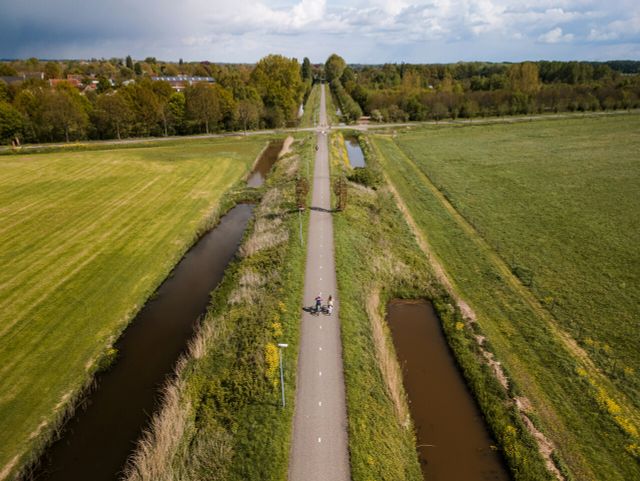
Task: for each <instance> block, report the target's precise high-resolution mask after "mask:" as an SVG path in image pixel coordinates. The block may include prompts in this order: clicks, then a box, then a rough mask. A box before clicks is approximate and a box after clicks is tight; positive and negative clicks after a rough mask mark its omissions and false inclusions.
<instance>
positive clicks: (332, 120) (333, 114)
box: [324, 83, 340, 125]
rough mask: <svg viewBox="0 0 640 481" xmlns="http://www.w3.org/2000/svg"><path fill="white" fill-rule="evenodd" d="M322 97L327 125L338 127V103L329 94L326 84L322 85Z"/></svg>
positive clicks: (331, 94)
mask: <svg viewBox="0 0 640 481" xmlns="http://www.w3.org/2000/svg"><path fill="white" fill-rule="evenodd" d="M324 95H325V103H326V108H327V123H328V124H329V125H338V124H339V123H340V118H339V117H338V112H337V107H336V105H338V103H337V102H336V101H335V99H334V98H333V92H331V88H330V87H329V84H328V83H326V84H324Z"/></svg>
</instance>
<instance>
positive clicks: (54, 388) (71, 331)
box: [0, 138, 266, 479]
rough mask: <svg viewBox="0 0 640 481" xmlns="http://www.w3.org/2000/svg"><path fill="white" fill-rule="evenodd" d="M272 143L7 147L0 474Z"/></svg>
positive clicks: (29, 446)
mask: <svg viewBox="0 0 640 481" xmlns="http://www.w3.org/2000/svg"><path fill="white" fill-rule="evenodd" d="M265 145H266V139H264V138H243V139H221V140H195V141H194V140H192V141H186V142H175V143H172V144H171V145H167V144H156V145H155V146H153V145H152V146H144V147H135V148H118V149H113V150H96V151H83V152H73V153H69V152H54V153H48V154H34V155H20V156H4V157H0V219H2V222H1V223H0V265H2V269H1V270H0V479H2V478H4V477H5V476H6V475H7V474H9V473H10V472H11V470H12V469H15V466H16V465H21V464H23V462H24V461H28V459H29V457H30V455H31V453H33V452H34V450H37V448H38V446H39V445H40V444H41V443H42V442H43V439H44V438H45V437H47V436H48V433H49V431H50V428H51V426H52V424H55V422H56V419H57V418H59V416H60V415H61V414H62V412H63V409H64V408H65V407H66V405H67V404H68V401H69V400H71V399H73V397H74V395H75V394H76V393H77V392H78V390H79V389H80V388H81V387H82V386H83V385H85V383H86V382H87V380H88V379H89V377H90V374H91V373H92V372H93V371H94V370H95V369H96V366H97V362H98V361H99V359H100V358H101V357H102V356H103V355H104V353H105V350H106V348H107V347H108V346H109V345H110V344H111V343H112V342H113V341H115V339H116V338H117V336H118V334H119V333H120V332H121V331H122V329H123V328H124V327H125V326H126V325H127V324H128V322H129V321H130V319H131V318H132V316H133V315H135V313H136V312H137V311H138V310H139V309H140V308H141V307H142V305H143V304H144V302H145V301H146V299H147V298H148V297H149V296H150V295H151V294H152V293H153V291H154V290H155V288H156V287H157V286H158V285H159V284H160V282H161V281H162V280H163V279H164V278H165V277H166V276H167V275H168V274H169V272H170V271H171V269H172V268H173V266H174V265H175V264H176V263H177V261H178V260H179V259H180V257H181V256H182V254H183V253H184V252H185V251H186V250H187V249H188V247H189V246H190V245H191V244H192V243H193V241H194V240H195V239H196V237H197V235H198V233H199V231H200V230H201V229H203V228H205V227H206V225H207V223H208V222H210V221H211V220H212V218H214V217H215V215H216V214H215V209H216V206H217V205H218V203H219V202H220V200H221V197H222V195H223V194H224V193H225V192H226V191H227V190H229V188H230V187H231V186H232V185H234V184H235V183H237V182H238V181H240V180H241V179H242V178H243V176H244V175H246V174H247V172H248V171H249V170H250V168H251V166H252V163H253V161H254V160H255V158H256V157H257V155H258V154H259V153H260V151H261V150H262V148H263V147H264V146H265Z"/></svg>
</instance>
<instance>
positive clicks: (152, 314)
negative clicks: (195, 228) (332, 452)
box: [26, 142, 283, 481]
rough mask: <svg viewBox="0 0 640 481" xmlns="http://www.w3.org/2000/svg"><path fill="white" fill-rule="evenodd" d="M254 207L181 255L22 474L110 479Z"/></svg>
mask: <svg viewBox="0 0 640 481" xmlns="http://www.w3.org/2000/svg"><path fill="white" fill-rule="evenodd" d="M282 146H283V142H271V143H270V144H269V145H268V146H267V147H266V148H265V150H264V151H263V153H262V155H261V156H260V158H259V159H258V161H257V162H256V165H255V168H254V170H253V172H252V173H251V174H250V175H249V178H248V179H247V185H248V186H249V187H260V186H261V185H263V184H264V182H265V179H266V177H267V175H268V173H269V171H270V170H271V168H272V167H273V165H274V163H275V162H276V160H277V159H278V154H279V153H280V151H281V149H282ZM253 209H254V206H253V205H250V204H238V205H236V206H235V207H234V208H233V209H231V210H230V211H229V212H228V213H227V214H226V215H225V216H223V217H222V218H221V219H220V222H219V224H218V225H217V226H216V227H215V228H214V229H212V230H210V231H208V232H207V233H206V234H204V235H203V236H202V237H201V238H200V240H198V242H196V244H195V245H194V246H193V247H192V248H191V249H190V250H189V251H188V252H187V253H186V254H185V255H184V257H183V258H182V259H181V260H180V262H179V263H178V264H177V265H176V267H175V268H174V270H173V272H172V273H171V275H170V276H169V277H168V278H167V279H165V281H164V282H163V283H162V284H161V285H160V287H159V288H158V290H157V291H156V292H155V294H154V295H153V296H152V297H151V298H150V299H149V301H148V302H147V304H145V306H144V307H143V308H142V310H141V311H140V312H139V313H138V315H137V316H136V317H135V318H134V319H133V321H132V322H131V323H130V324H129V326H128V327H127V328H126V329H125V331H124V332H123V334H122V336H121V337H120V339H119V340H118V341H117V342H116V344H115V345H114V348H115V349H116V350H117V352H118V356H117V359H116V360H115V362H114V363H113V365H112V366H111V367H110V368H109V369H108V370H107V371H105V372H102V373H99V374H98V375H96V378H95V381H94V385H95V386H96V388H95V389H94V390H93V391H91V392H90V393H89V394H88V395H87V397H86V398H85V399H84V401H83V403H82V404H81V405H80V406H79V407H78V409H77V411H76V413H75V414H74V415H73V416H72V417H71V418H70V419H69V420H68V421H67V423H66V424H65V426H64V427H63V429H62V431H61V434H60V438H59V439H58V440H56V441H55V442H53V443H52V444H51V446H50V447H49V448H48V449H47V450H46V451H45V453H44V454H43V456H42V457H41V459H40V463H39V465H38V466H37V467H36V468H35V470H34V471H33V472H31V473H30V474H29V475H27V476H26V478H27V479H31V480H38V481H40V480H48V481H58V480H60V481H63V480H64V481H86V480H87V479H91V480H92V481H113V480H117V479H119V478H120V477H121V475H122V473H123V470H124V467H125V464H126V462H127V459H128V457H129V456H130V455H131V454H132V453H133V450H134V449H135V446H136V442H137V440H138V439H139V438H140V436H141V434H142V433H143V431H144V430H145V429H146V428H147V427H148V425H149V422H150V420H151V417H152V415H153V413H154V412H155V411H156V410H157V409H158V408H159V407H160V402H161V398H160V396H159V392H160V390H161V388H162V386H163V385H164V384H165V382H166V381H167V379H168V378H169V377H170V376H171V375H172V373H173V369H174V367H175V364H176V362H177V360H178V359H179V357H180V356H181V355H182V354H183V353H184V352H185V351H186V349H187V347H188V342H189V340H190V339H191V337H192V336H193V333H194V328H195V327H196V325H197V322H198V320H199V319H200V317H201V316H202V315H203V314H204V313H205V312H206V309H207V306H208V305H209V302H210V295H211V292H212V291H213V290H214V289H215V288H216V287H217V285H218V284H219V283H220V281H221V280H222V278H223V276H224V272H225V269H226V268H227V266H228V265H229V263H230V262H231V260H232V259H233V257H234V256H235V254H236V251H237V250H238V247H239V246H240V242H241V241H242V237H243V235H244V232H245V230H246V228H247V225H248V223H249V220H250V218H251V215H252V213H253Z"/></svg>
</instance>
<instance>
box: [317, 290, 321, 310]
mask: <svg viewBox="0 0 640 481" xmlns="http://www.w3.org/2000/svg"><path fill="white" fill-rule="evenodd" d="M320 309H322V292H320V293H319V294H318V295H317V296H316V313H318V312H320Z"/></svg>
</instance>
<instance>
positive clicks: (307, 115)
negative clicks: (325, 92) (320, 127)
mask: <svg viewBox="0 0 640 481" xmlns="http://www.w3.org/2000/svg"><path fill="white" fill-rule="evenodd" d="M320 88H321V84H313V87H312V89H311V93H310V94H309V98H308V99H307V103H306V105H305V106H304V113H303V114H302V118H301V119H300V127H315V126H316V125H317V124H318V119H319V115H320Z"/></svg>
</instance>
